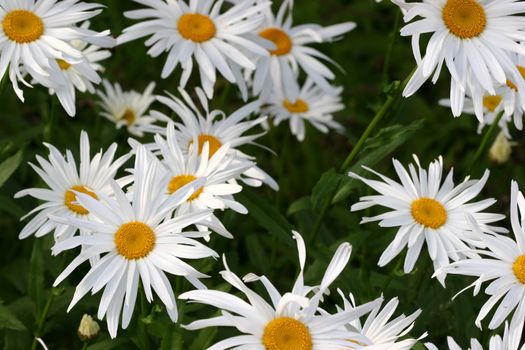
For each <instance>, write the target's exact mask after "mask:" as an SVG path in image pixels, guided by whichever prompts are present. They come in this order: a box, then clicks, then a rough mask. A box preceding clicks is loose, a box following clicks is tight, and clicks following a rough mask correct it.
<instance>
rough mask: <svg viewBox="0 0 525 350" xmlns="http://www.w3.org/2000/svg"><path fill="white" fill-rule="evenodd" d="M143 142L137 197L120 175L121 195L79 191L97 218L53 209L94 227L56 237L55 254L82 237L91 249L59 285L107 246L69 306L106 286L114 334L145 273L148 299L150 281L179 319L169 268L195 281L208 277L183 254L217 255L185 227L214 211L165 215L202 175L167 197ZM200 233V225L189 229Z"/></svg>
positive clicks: (102, 309) (104, 309)
mask: <svg viewBox="0 0 525 350" xmlns="http://www.w3.org/2000/svg"><path fill="white" fill-rule="evenodd" d="M146 152H147V151H146V150H145V149H144V148H143V147H140V148H139V149H138V150H137V156H136V159H135V168H134V179H135V182H134V191H133V194H132V196H131V197H132V198H131V200H130V199H128V197H126V194H125V193H124V191H123V190H122V189H121V188H120V187H119V186H118V184H117V183H116V182H115V181H111V182H110V185H111V187H112V189H113V191H114V192H115V198H110V197H108V196H106V195H105V194H103V193H96V194H97V196H98V197H99V198H100V200H96V199H94V198H92V197H91V196H89V195H85V194H82V193H77V197H78V201H79V203H80V204H81V205H82V206H84V207H85V208H86V209H88V210H89V211H90V212H91V213H92V215H93V216H95V217H96V219H97V221H88V220H85V219H83V218H73V217H70V218H67V217H55V216H53V217H52V219H53V220H55V221H57V222H60V223H62V224H66V225H71V226H73V227H75V228H78V229H84V230H87V231H89V232H90V233H91V234H90V235H89V236H78V237H72V238H69V239H67V240H64V241H62V242H59V243H57V244H55V246H54V247H53V254H58V253H60V252H63V251H65V250H69V249H74V248H76V247H78V246H80V245H82V246H83V247H84V248H85V249H84V250H83V252H81V253H80V254H79V255H78V256H77V257H76V258H75V259H74V260H73V261H72V262H71V263H70V264H69V266H67V267H66V269H65V270H64V271H63V272H62V273H61V274H60V275H59V276H58V278H57V279H56V281H55V283H54V285H55V286H56V285H58V284H59V283H60V282H61V281H63V280H64V279H65V278H66V277H67V276H68V275H69V274H71V272H73V271H74V270H75V269H76V268H77V267H78V266H80V265H81V264H82V263H83V262H85V261H86V260H88V259H90V258H92V257H94V256H98V255H99V254H102V255H103V256H102V258H101V259H100V260H99V261H98V262H97V263H96V264H94V265H93V266H92V267H91V269H90V270H89V272H88V273H87V274H86V275H85V276H84V278H83V279H82V281H80V283H79V284H78V285H77V287H76V290H75V294H74V295H73V300H72V301H71V304H70V305H69V308H68V311H69V310H70V309H71V308H72V307H73V306H74V305H75V304H76V303H77V302H78V301H79V300H80V299H81V298H82V297H84V296H85V295H86V294H87V293H88V292H89V291H91V292H92V293H93V294H94V293H97V292H98V291H100V290H101V289H104V292H103V293H102V297H101V300H100V304H99V307H98V314H97V316H98V318H99V319H102V318H103V317H104V316H106V322H107V325H108V330H109V334H110V335H111V337H112V338H114V337H116V335H117V329H118V324H119V319H120V314H121V312H122V328H126V327H127V326H128V325H129V322H130V320H131V317H132V315H133V309H134V307H135V301H136V298H137V292H138V284H139V280H140V281H141V282H142V287H143V290H144V293H145V295H146V299H147V300H148V301H149V302H151V301H152V300H153V293H152V288H153V290H154V291H155V293H156V294H157V295H158V297H159V298H160V300H161V301H162V302H163V303H164V305H165V306H166V310H167V312H168V314H169V316H170V318H171V320H172V321H173V322H176V321H177V306H176V303H175V296H174V294H173V290H172V288H171V285H170V282H169V280H168V278H167V277H166V275H165V273H166V272H167V273H170V274H173V275H177V276H183V277H184V278H186V279H187V280H188V281H189V282H190V283H192V284H193V285H194V286H196V287H197V288H202V287H203V285H202V283H201V282H200V281H199V280H198V279H199V278H203V277H206V275H203V274H202V273H200V272H198V271H197V270H195V269H194V268H193V267H192V266H190V265H189V264H188V263H186V262H184V261H183V260H182V259H201V258H206V257H211V256H216V253H215V252H214V251H213V250H211V249H210V248H208V247H206V246H204V245H202V244H201V243H199V242H197V241H196V240H195V239H193V238H190V237H189V236H186V234H185V233H184V232H181V230H182V229H183V228H185V227H187V226H189V225H193V224H196V223H198V222H200V221H201V220H204V219H206V218H207V217H208V216H209V214H210V211H208V210H203V211H200V212H195V213H193V214H190V215H182V216H178V217H176V218H174V219H168V220H165V218H166V216H167V215H169V213H170V212H171V211H173V210H174V209H175V208H176V207H177V206H178V205H179V204H180V203H183V202H184V201H185V200H186V199H187V198H188V197H189V196H191V194H192V193H193V192H194V191H195V189H196V188H198V187H199V186H200V185H201V181H199V180H197V181H196V182H194V183H191V184H189V185H187V186H185V187H183V188H181V189H180V191H178V192H176V193H174V194H173V195H172V196H170V197H169V198H168V199H167V200H166V199H165V198H166V197H165V196H163V193H164V191H165V189H164V188H163V186H162V183H161V181H159V180H160V179H161V177H160V174H161V172H159V170H160V168H161V165H160V163H159V162H158V160H155V159H154V158H153V157H148V156H147V155H146ZM190 234H191V235H192V236H195V235H196V233H188V235H190Z"/></svg>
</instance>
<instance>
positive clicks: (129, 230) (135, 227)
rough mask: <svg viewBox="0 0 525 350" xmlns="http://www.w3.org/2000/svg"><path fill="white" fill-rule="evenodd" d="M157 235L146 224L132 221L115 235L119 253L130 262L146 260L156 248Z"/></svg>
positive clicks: (121, 227) (120, 228)
mask: <svg viewBox="0 0 525 350" xmlns="http://www.w3.org/2000/svg"><path fill="white" fill-rule="evenodd" d="M155 238H156V237H155V233H154V232H153V230H152V229H151V228H150V227H149V226H148V225H146V224H144V223H142V222H139V221H132V222H128V223H126V224H123V225H122V226H120V227H119V229H118V230H117V232H116V233H115V246H116V248H117V252H118V253H119V254H120V255H122V256H123V257H125V258H126V259H128V260H138V259H142V258H145V257H146V256H148V254H149V253H150V252H151V251H152V250H153V248H154V247H155Z"/></svg>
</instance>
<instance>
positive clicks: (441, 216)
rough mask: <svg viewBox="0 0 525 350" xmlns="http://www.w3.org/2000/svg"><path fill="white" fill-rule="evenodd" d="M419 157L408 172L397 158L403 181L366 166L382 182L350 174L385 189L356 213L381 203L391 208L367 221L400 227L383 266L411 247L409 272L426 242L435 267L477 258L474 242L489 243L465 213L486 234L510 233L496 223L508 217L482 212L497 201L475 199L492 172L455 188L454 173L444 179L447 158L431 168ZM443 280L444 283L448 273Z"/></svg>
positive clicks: (356, 207) (363, 202) (366, 199)
mask: <svg viewBox="0 0 525 350" xmlns="http://www.w3.org/2000/svg"><path fill="white" fill-rule="evenodd" d="M414 160H415V165H416V166H414V164H410V165H409V166H408V171H407V170H406V169H405V168H404V167H403V166H402V165H401V163H400V162H399V161H397V160H395V159H393V164H394V168H395V170H396V173H397V175H398V177H399V179H400V180H401V182H400V183H398V182H395V181H393V180H391V179H389V178H388V177H386V176H383V175H381V174H379V173H377V172H375V171H373V170H372V169H369V168H366V167H364V169H366V170H368V171H370V172H372V173H374V174H375V175H377V176H378V177H380V178H381V180H382V181H377V180H370V179H366V178H363V177H361V176H359V175H357V174H355V173H352V172H351V173H350V174H349V175H350V176H351V177H353V178H356V179H359V180H361V181H363V182H364V183H365V184H367V185H368V186H370V187H372V188H373V189H374V190H375V191H377V192H378V193H379V194H378V195H372V196H366V197H362V198H361V199H360V202H359V203H356V204H354V205H352V209H351V210H352V211H356V210H362V209H366V208H369V207H372V206H375V205H380V206H384V207H386V208H388V209H390V211H388V212H386V213H383V214H380V215H377V216H374V217H371V218H367V217H365V218H363V220H362V221H361V223H366V222H373V221H379V226H381V227H399V230H398V232H397V234H396V237H395V238H394V240H393V241H392V243H390V245H389V246H388V247H387V248H386V249H385V251H384V252H383V254H382V255H381V258H380V259H379V266H384V265H386V264H388V263H389V262H390V261H391V260H392V259H393V258H394V257H396V256H397V255H399V253H401V251H402V250H403V248H405V246H407V247H408V252H407V255H406V259H405V264H404V270H405V273H409V272H411V271H412V269H413V268H414V265H415V263H416V261H417V259H418V257H419V254H420V252H421V249H422V247H423V244H424V243H425V242H426V244H427V247H428V254H429V256H430V258H431V259H432V261H433V263H434V269H435V270H437V269H439V268H440V267H442V266H446V265H448V264H449V262H450V259H452V260H454V261H457V260H461V259H464V258H466V257H476V256H477V254H475V253H474V252H472V249H471V245H473V246H483V242H482V241H481V237H479V235H477V233H475V232H472V231H471V229H470V226H469V225H468V223H467V220H466V218H465V213H470V214H471V215H473V216H474V218H475V219H476V221H477V222H479V224H480V226H481V227H482V228H483V231H484V232H506V230H505V229H503V228H500V227H494V226H492V225H491V224H492V223H493V222H495V221H498V220H502V219H503V218H504V217H505V216H504V215H499V214H491V213H485V212H482V211H483V210H485V209H486V208H487V207H489V206H491V205H492V204H494V203H495V202H496V200H495V199H485V200H482V201H479V202H470V201H471V200H472V199H474V198H475V197H476V196H477V195H478V194H479V193H480V192H481V190H482V189H483V186H484V185H485V183H486V182H487V179H488V176H489V171H488V170H487V171H486V172H485V174H484V175H483V177H482V178H481V179H480V180H470V179H469V178H468V177H467V178H466V179H465V180H464V181H463V182H462V183H460V184H459V185H458V186H454V182H453V179H452V175H453V172H452V171H450V172H449V174H448V176H447V177H446V178H445V180H444V181H443V182H442V176H443V159H442V158H441V157H440V158H439V159H437V160H435V161H434V162H432V163H431V164H430V165H429V168H428V170H426V169H424V168H422V167H421V165H420V163H419V160H418V159H417V157H416V156H414ZM416 167H417V169H416ZM439 279H440V282H442V283H443V280H444V276H440V278H439Z"/></svg>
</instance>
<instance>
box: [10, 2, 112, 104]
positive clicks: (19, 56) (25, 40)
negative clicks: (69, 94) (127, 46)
mask: <svg viewBox="0 0 525 350" xmlns="http://www.w3.org/2000/svg"><path fill="white" fill-rule="evenodd" d="M101 8H102V5H100V4H93V3H85V2H79V1H78V0H75V1H66V2H63V1H61V2H57V1H47V0H36V1H35V0H5V1H2V2H1V3H0V22H1V24H2V25H1V27H2V30H0V43H1V44H0V77H3V76H4V74H5V72H6V70H7V69H8V67H9V78H10V80H11V83H12V85H13V89H14V90H15V92H16V94H17V95H18V97H19V98H20V99H21V100H22V101H23V100H24V97H23V92H22V90H21V89H20V88H19V86H18V81H21V82H22V83H24V84H25V85H28V86H30V85H29V83H27V82H26V81H25V80H24V77H23V73H22V71H23V72H29V74H30V75H31V76H32V78H34V79H35V80H37V81H39V82H40V80H41V79H39V77H47V79H52V77H51V76H50V73H49V72H48V71H49V70H50V69H51V68H52V67H51V64H53V63H56V61H57V60H61V61H63V62H64V63H67V64H70V65H72V64H77V63H79V62H81V61H82V59H83V54H82V51H81V50H79V49H77V48H75V47H74V46H73V44H72V41H74V40H81V41H83V42H86V43H89V44H94V45H97V46H100V47H112V46H113V45H114V44H115V40H114V39H113V38H110V37H109V36H108V34H109V31H104V32H101V33H99V32H96V31H93V30H90V29H88V28H85V27H82V26H79V27H77V26H76V25H77V23H81V22H83V21H86V20H88V19H90V18H92V17H94V16H96V15H97V14H99V13H100V12H101V11H102V10H101ZM21 68H22V70H21Z"/></svg>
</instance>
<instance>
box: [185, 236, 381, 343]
mask: <svg viewBox="0 0 525 350" xmlns="http://www.w3.org/2000/svg"><path fill="white" fill-rule="evenodd" d="M293 237H294V238H295V240H296V241H297V248H298V251H299V263H300V268H301V270H300V272H299V276H298V278H297V280H296V282H295V284H294V287H293V289H292V291H291V292H289V293H286V294H284V295H281V294H280V293H279V292H278V291H277V289H276V288H275V287H274V286H273V284H272V283H271V282H270V281H269V280H268V279H267V278H266V277H264V276H262V277H257V276H255V275H249V276H246V277H245V280H249V281H254V280H260V281H261V282H262V284H263V286H264V287H265V289H266V291H267V292H268V295H269V296H270V299H271V303H268V302H267V301H266V300H265V299H263V298H262V297H261V296H259V295H258V294H257V293H255V292H254V291H253V290H251V289H250V288H248V286H247V285H246V284H245V283H244V282H243V281H242V280H241V279H240V278H239V277H237V275H235V274H234V273H233V272H231V271H230V270H229V268H228V266H227V265H226V262H225V268H226V270H225V271H222V272H221V275H222V277H223V278H224V279H225V280H226V281H227V282H228V283H229V284H231V285H232V286H233V287H235V288H236V289H238V290H239V291H241V292H242V293H243V294H245V295H246V298H247V299H248V300H249V302H246V301H244V300H243V299H241V298H239V297H236V296H234V295H232V294H229V293H226V292H222V291H218V290H195V291H190V292H186V293H184V294H182V295H180V297H179V298H180V299H183V300H189V301H190V302H196V303H203V304H208V305H211V306H214V307H216V308H218V309H220V310H221V315H220V316H217V317H214V318H209V319H204V320H198V321H194V322H192V323H191V324H189V325H187V326H184V327H185V328H187V329H190V330H196V329H202V328H206V327H216V326H222V327H234V328H236V329H237V330H238V331H239V332H241V333H242V334H243V335H238V336H234V337H231V338H227V339H225V340H222V341H220V342H218V343H216V344H215V345H213V346H212V347H210V348H209V349H213V350H222V349H232V348H243V349H254V350H255V349H257V350H282V349H294V350H321V349H334V350H338V349H340V350H343V349H352V348H353V345H356V344H357V345H358V344H359V343H362V342H363V341H365V338H364V337H363V336H361V335H360V334H359V333H356V332H352V331H348V330H346V329H345V328H344V327H343V326H344V325H345V324H347V323H349V322H352V321H353V320H355V319H356V318H359V317H361V316H362V315H365V314H367V313H368V312H370V310H372V309H374V308H375V307H376V306H377V305H379V304H380V303H381V298H379V299H377V300H374V301H372V302H369V303H367V304H364V305H361V306H359V307H356V308H353V309H351V310H345V311H340V312H337V313H336V314H333V315H330V314H326V313H325V314H322V315H321V314H319V312H318V310H319V302H320V301H321V299H322V297H323V294H324V293H326V292H327V290H328V287H329V286H330V284H331V283H332V282H333V281H334V280H335V279H336V278H337V277H338V276H339V274H340V273H341V271H342V270H343V269H344V268H345V266H346V264H347V263H348V260H349V259H350V254H351V252H352V247H351V245H350V244H349V243H343V244H341V245H340V246H339V248H338V249H337V251H336V252H335V254H334V257H333V258H332V261H331V262H330V264H329V265H328V268H327V269H326V272H325V274H324V277H323V279H322V281H321V285H320V286H318V287H316V288H313V287H308V286H305V285H304V281H303V268H304V262H305V259H306V250H305V245H304V241H303V239H302V237H301V235H299V234H298V233H296V232H294V234H293ZM348 339H352V340H354V341H355V342H354V343H351V342H349V340H348Z"/></svg>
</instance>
